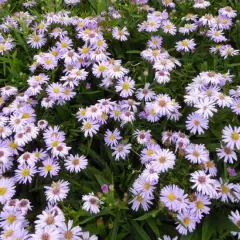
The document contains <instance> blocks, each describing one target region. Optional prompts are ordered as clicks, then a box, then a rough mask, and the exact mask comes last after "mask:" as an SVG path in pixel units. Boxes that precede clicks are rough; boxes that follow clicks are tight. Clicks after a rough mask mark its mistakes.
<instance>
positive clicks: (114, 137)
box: [104, 128, 122, 147]
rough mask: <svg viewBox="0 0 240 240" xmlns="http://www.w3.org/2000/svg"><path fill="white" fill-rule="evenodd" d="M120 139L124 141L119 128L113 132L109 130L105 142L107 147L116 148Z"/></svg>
mask: <svg viewBox="0 0 240 240" xmlns="http://www.w3.org/2000/svg"><path fill="white" fill-rule="evenodd" d="M120 139H122V137H121V136H120V132H119V130H118V129H117V128H116V129H114V131H113V132H112V131H110V130H109V129H107V131H106V132H105V135H104V141H105V144H106V145H107V146H111V147H113V146H116V145H117V144H118V140H120Z"/></svg>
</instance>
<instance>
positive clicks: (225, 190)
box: [221, 185, 229, 193]
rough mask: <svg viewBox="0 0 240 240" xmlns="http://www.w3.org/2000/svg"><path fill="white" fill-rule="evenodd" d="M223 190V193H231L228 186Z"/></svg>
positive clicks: (223, 187)
mask: <svg viewBox="0 0 240 240" xmlns="http://www.w3.org/2000/svg"><path fill="white" fill-rule="evenodd" d="M221 188H222V192H223V193H229V188H228V187H227V186H224V185H222V186H221Z"/></svg>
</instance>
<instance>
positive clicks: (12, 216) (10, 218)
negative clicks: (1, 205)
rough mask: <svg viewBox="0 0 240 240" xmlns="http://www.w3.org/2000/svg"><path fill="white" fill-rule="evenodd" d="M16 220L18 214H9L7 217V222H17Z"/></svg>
mask: <svg viewBox="0 0 240 240" xmlns="http://www.w3.org/2000/svg"><path fill="white" fill-rule="evenodd" d="M15 220H16V216H14V215H9V216H8V217H7V222H8V223H9V224H13V223H14V222H15Z"/></svg>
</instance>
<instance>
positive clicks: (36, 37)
mask: <svg viewBox="0 0 240 240" xmlns="http://www.w3.org/2000/svg"><path fill="white" fill-rule="evenodd" d="M46 42H47V39H46V38H44V35H43V34H37V33H33V34H30V35H29V37H28V40H27V43H28V44H29V45H30V46H31V47H32V48H40V47H42V46H43V45H45V43H46Z"/></svg>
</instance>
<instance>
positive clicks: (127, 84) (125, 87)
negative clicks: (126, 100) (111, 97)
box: [122, 82, 130, 90]
mask: <svg viewBox="0 0 240 240" xmlns="http://www.w3.org/2000/svg"><path fill="white" fill-rule="evenodd" d="M122 88H123V89H124V90H129V88H130V85H129V83H127V82H126V83H123V85H122Z"/></svg>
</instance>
